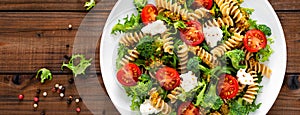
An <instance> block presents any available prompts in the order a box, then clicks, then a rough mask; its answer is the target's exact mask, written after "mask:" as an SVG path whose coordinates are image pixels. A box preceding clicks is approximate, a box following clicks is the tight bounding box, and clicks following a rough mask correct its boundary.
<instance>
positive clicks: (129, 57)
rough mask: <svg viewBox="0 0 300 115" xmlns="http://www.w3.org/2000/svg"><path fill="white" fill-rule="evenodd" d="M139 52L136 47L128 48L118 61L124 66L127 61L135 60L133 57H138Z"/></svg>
mask: <svg viewBox="0 0 300 115" xmlns="http://www.w3.org/2000/svg"><path fill="white" fill-rule="evenodd" d="M139 54H140V53H139V52H138V51H137V50H136V48H134V49H133V50H128V54H127V55H125V56H124V57H123V58H122V59H121V61H120V63H121V65H122V66H124V65H125V64H127V63H129V61H135V59H137V58H139Z"/></svg>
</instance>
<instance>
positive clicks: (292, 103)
mask: <svg viewBox="0 0 300 115" xmlns="http://www.w3.org/2000/svg"><path fill="white" fill-rule="evenodd" d="M85 1H88V0H60V1H57V0H35V1H24V0H13V1H11V0H1V1H0V17H1V18H0V52H1V55H0V60H1V61H0V91H1V93H0V111H1V113H0V114H5V115H7V114H22V115H27V114H28V115H38V114H41V115H42V114H47V115H48V114H55V115H57V114H68V115H69V114H71V115H72V114H83V115H86V114H92V112H91V111H90V109H89V108H87V106H86V105H85V103H84V102H82V99H81V97H80V95H79V93H78V91H77V89H76V85H75V83H74V79H72V78H73V73H72V71H70V70H69V69H64V70H63V71H62V70H61V65H62V63H63V62H66V63H67V61H68V59H70V56H72V49H73V48H74V44H73V42H74V39H75V36H76V32H77V31H78V28H79V26H80V24H81V21H82V20H83V19H84V17H85V16H86V14H87V13H88V11H86V9H85V8H84V7H83V6H84V3H85ZM116 2H117V0H96V3H97V4H101V5H102V6H105V7H95V9H94V13H97V14H99V16H100V18H101V20H99V21H101V25H104V24H105V21H106V18H107V17H108V15H109V13H110V11H111V9H112V8H113V6H114V4H115V3H116ZM269 2H270V3H271V4H272V6H273V8H274V9H275V11H276V13H277V15H278V16H279V19H280V21H281V24H282V27H283V29H284V32H285V37H286V43H287V51H288V52H287V53H288V57H287V59H288V60H287V70H286V75H285V79H284V83H283V86H282V88H281V91H280V93H279V95H278V98H277V100H276V102H275V103H274V105H273V107H272V108H271V109H270V111H269V114H271V115H282V114H285V115H288V114H290V115H292V114H297V113H300V101H299V97H300V89H299V87H300V84H299V81H300V78H299V77H298V76H299V73H300V60H299V59H298V58H299V57H300V51H299V50H298V46H300V42H299V38H298V37H299V36H300V33H299V29H300V18H299V17H300V1H298V0H289V1H286V0H269ZM99 44H100V42H99ZM92 48H93V47H89V46H88V45H86V47H84V49H92ZM89 53H94V54H95V55H96V56H95V57H96V58H93V60H92V62H93V63H95V64H96V65H95V68H91V70H89V71H92V72H95V73H96V75H97V78H98V80H99V82H100V83H101V85H102V86H104V85H103V82H102V78H101V70H100V63H99V62H100V59H99V45H98V47H97V50H96V52H89ZM278 66H280V65H278ZM41 68H47V69H49V70H51V73H52V76H53V77H52V80H45V81H44V83H41V82H40V80H38V79H37V78H36V72H37V71H38V70H39V69H41ZM87 74H88V73H87ZM275 77H276V75H275ZM75 79H77V78H75ZM77 80H85V81H86V82H87V83H88V82H92V81H89V79H77ZM279 85H280V84H279ZM87 92H93V89H90V90H89V91H87ZM100 92H101V93H100V94H95V95H92V96H91V97H93V98H95V103H96V104H97V105H96V104H95V106H94V108H97V109H96V110H97V111H94V113H96V114H103V115H104V114H108V115H114V114H119V113H118V111H117V110H116V109H115V107H114V105H113V104H112V102H111V101H110V99H109V97H108V96H107V93H106V90H105V89H104V88H103V89H102V91H100ZM97 98H99V99H97ZM266 98H267V97H266ZM93 110H95V109H93Z"/></svg>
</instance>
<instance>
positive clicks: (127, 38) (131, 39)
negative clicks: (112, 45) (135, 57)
mask: <svg viewBox="0 0 300 115" xmlns="http://www.w3.org/2000/svg"><path fill="white" fill-rule="evenodd" d="M144 36H145V34H143V33H142V32H134V33H127V34H125V35H124V36H123V37H122V38H121V39H120V43H121V44H123V45H125V46H132V45H133V44H135V43H137V42H139V41H140V39H141V38H143V37H144Z"/></svg>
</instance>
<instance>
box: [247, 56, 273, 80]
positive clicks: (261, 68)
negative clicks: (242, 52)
mask: <svg viewBox="0 0 300 115" xmlns="http://www.w3.org/2000/svg"><path fill="white" fill-rule="evenodd" d="M245 64H246V66H247V70H248V71H251V70H253V71H256V72H257V73H261V74H262V75H263V76H266V77H268V78H270V77H271V74H272V70H271V69H270V68H269V67H267V66H266V65H264V64H261V63H259V62H257V61H255V60H254V59H253V58H251V59H249V60H247V61H245Z"/></svg>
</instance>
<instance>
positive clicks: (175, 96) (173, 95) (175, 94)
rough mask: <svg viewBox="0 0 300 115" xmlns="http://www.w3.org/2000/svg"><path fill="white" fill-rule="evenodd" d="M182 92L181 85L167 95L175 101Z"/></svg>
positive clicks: (172, 101)
mask: <svg viewBox="0 0 300 115" xmlns="http://www.w3.org/2000/svg"><path fill="white" fill-rule="evenodd" d="M181 93H182V90H181V89H180V87H176V88H175V89H173V90H172V91H171V93H169V94H168V95H167V97H168V98H169V99H170V100H171V103H175V102H176V101H177V96H178V95H180V94H181Z"/></svg>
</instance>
